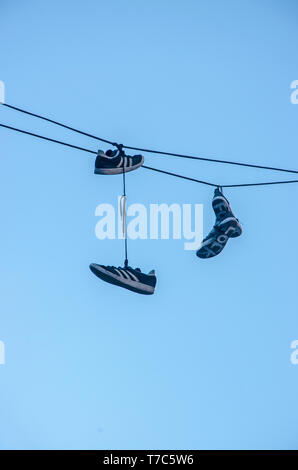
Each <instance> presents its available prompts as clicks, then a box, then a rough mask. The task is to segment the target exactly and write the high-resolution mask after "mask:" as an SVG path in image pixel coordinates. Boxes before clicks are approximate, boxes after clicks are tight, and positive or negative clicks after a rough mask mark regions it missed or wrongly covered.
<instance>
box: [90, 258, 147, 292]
mask: <svg viewBox="0 0 298 470" xmlns="http://www.w3.org/2000/svg"><path fill="white" fill-rule="evenodd" d="M89 267H90V269H91V271H92V272H93V273H94V274H95V276H97V277H99V278H100V279H102V280H103V281H106V282H109V283H110V284H115V285H116V286H120V287H124V288H125V289H129V290H132V291H133V292H137V293H138V294H145V295H150V294H153V293H154V288H155V285H156V276H155V271H154V270H152V271H150V273H149V274H144V273H142V272H141V270H140V269H139V268H137V269H133V268H131V267H130V266H128V267H127V268H121V267H118V268H115V266H103V265H102V264H95V263H92V264H90V266H89Z"/></svg>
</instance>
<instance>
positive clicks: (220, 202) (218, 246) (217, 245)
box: [197, 188, 242, 259]
mask: <svg viewBox="0 0 298 470" xmlns="http://www.w3.org/2000/svg"><path fill="white" fill-rule="evenodd" d="M212 207H213V210H214V213H215V224H214V226H213V228H212V230H211V232H210V233H209V234H208V235H207V237H206V238H204V240H203V241H202V244H201V246H200V248H199V249H198V251H197V256H198V257H199V258H203V259H206V258H212V257H213V256H216V255H218V254H219V253H221V251H222V250H223V249H224V247H225V246H226V244H227V242H228V240H229V238H236V237H239V236H240V235H241V233H242V228H241V225H240V223H239V220H238V219H236V217H235V215H234V214H233V211H232V209H231V207H230V203H229V201H228V200H227V198H226V197H225V196H224V195H223V194H222V192H221V191H220V189H219V188H216V189H215V191H214V197H213V200H212Z"/></svg>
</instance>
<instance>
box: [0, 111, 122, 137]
mask: <svg viewBox="0 0 298 470" xmlns="http://www.w3.org/2000/svg"><path fill="white" fill-rule="evenodd" d="M2 104H3V106H6V107H7V108H11V109H14V110H15V111H20V112H21V113H24V114H29V116H34V117H37V118H39V119H43V120H44V121H48V122H51V123H53V124H56V125H57V126H61V127H64V128H65V129H69V130H71V131H73V132H77V133H78V134H82V135H86V136H87V137H92V139H96V140H100V141H101V142H105V143H106V144H110V145H114V143H113V142H111V141H110V140H106V139H102V138H101V137H97V136H96V135H92V134H88V133H87V132H83V131H80V130H78V129H75V128H74V127H70V126H67V125H66V124H62V123H61V122H58V121H54V120H53V119H49V118H47V117H44V116H41V115H40V114H35V113H31V112H30V111H26V110H25V109H21V108H17V107H16V106H12V105H11V104H7V103H2Z"/></svg>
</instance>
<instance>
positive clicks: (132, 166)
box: [94, 150, 144, 175]
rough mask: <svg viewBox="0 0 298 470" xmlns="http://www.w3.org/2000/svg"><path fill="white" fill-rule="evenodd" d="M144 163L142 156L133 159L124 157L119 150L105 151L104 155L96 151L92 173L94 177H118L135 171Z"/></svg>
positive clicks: (135, 156) (127, 156)
mask: <svg viewBox="0 0 298 470" xmlns="http://www.w3.org/2000/svg"><path fill="white" fill-rule="evenodd" d="M143 163H144V157H143V155H134V156H133V157H131V156H129V155H125V154H124V152H120V151H119V150H107V151H106V153H105V152H103V151H102V150H98V153H97V157H96V160H95V169H94V173H95V174H96V175H119V174H120V173H123V170H124V173H128V172H129V171H133V170H136V169H137V168H139V167H140V166H142V165H143Z"/></svg>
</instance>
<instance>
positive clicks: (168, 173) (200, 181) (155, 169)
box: [142, 165, 218, 188]
mask: <svg viewBox="0 0 298 470" xmlns="http://www.w3.org/2000/svg"><path fill="white" fill-rule="evenodd" d="M142 168H146V170H153V171H157V172H158V173H164V174H165V175H170V176H176V177H177V178H183V179H184V180H189V181H194V182H195V183H202V184H206V185H208V186H214V187H215V188H217V187H218V184H213V183H208V182H207V181H202V180H197V179H196V178H190V177H189V176H182V175H178V174H177V173H171V172H170V171H165V170H159V169H158V168H153V167H152V166H147V165H142Z"/></svg>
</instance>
